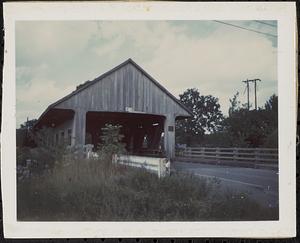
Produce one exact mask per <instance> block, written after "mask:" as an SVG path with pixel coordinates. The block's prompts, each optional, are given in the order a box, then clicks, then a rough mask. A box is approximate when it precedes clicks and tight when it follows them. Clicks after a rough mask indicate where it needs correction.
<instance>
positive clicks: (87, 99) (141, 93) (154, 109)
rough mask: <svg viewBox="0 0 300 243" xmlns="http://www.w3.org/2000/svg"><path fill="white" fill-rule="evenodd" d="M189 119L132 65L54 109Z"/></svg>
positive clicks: (126, 66) (176, 104) (168, 97)
mask: <svg viewBox="0 0 300 243" xmlns="http://www.w3.org/2000/svg"><path fill="white" fill-rule="evenodd" d="M126 107H132V108H133V110H134V111H136V112H142V113H143V112H145V113H149V114H158V115H165V116H166V115H168V114H169V115H173V116H189V114H188V113H187V111H186V110H184V109H183V108H182V107H181V106H180V105H179V104H178V103H176V102H175V101H174V100H173V99H172V98H171V97H170V96H169V95H167V94H166V93H165V92H164V91H162V90H161V89H160V88H159V87H158V86H157V85H155V84H154V83H153V82H152V81H151V80H150V79H148V77H146V76H145V75H144V74H143V73H142V72H141V71H140V70H138V69H137V68H136V67H135V66H133V65H132V64H131V63H128V64H127V65H125V66H123V67H121V68H120V69H118V70H116V71H115V72H113V73H111V74H110V75H108V76H106V77H104V78H103V79H102V80H100V81H98V82H97V83H95V84H93V85H91V86H89V87H87V88H86V89H84V90H82V91H81V92H79V93H77V94H76V95H74V96H72V97H70V98H69V99H67V100H65V101H63V102H62V103H60V104H58V105H57V106H56V108H62V109H73V110H76V109H78V108H80V109H83V110H86V111H112V112H125V111H126Z"/></svg>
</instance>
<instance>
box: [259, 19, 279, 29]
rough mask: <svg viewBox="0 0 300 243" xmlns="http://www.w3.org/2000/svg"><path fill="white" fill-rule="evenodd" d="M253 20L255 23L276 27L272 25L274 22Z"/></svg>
mask: <svg viewBox="0 0 300 243" xmlns="http://www.w3.org/2000/svg"><path fill="white" fill-rule="evenodd" d="M254 21H255V22H257V23H260V24H265V25H269V26H272V27H275V28H276V27H277V26H276V25H274V24H269V23H266V22H264V21H260V20H254Z"/></svg>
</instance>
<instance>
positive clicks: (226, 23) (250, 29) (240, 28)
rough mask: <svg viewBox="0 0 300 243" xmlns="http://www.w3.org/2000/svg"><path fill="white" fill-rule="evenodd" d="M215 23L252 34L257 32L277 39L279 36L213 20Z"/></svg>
mask: <svg viewBox="0 0 300 243" xmlns="http://www.w3.org/2000/svg"><path fill="white" fill-rule="evenodd" d="M213 21H214V22H217V23H221V24H225V25H229V26H232V27H236V28H239V29H243V30H248V31H252V32H255V33H258V34H263V35H268V36H272V37H277V35H273V34H269V33H265V32H262V31H258V30H253V29H248V28H245V27H242V26H239V25H234V24H229V23H226V22H223V21H219V20H213Z"/></svg>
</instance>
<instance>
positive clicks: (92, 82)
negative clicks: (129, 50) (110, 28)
mask: <svg viewBox="0 0 300 243" xmlns="http://www.w3.org/2000/svg"><path fill="white" fill-rule="evenodd" d="M128 63H130V64H132V65H133V66H134V67H136V68H137V69H138V70H140V71H141V72H142V73H143V75H145V76H146V77H147V78H149V80H151V81H152V82H153V83H154V84H155V85H156V86H157V87H158V88H160V89H161V90H162V91H163V92H165V93H166V94H167V95H168V96H169V97H170V98H171V99H172V100H174V101H175V102H176V103H177V104H178V105H179V106H181V107H182V108H183V109H184V110H185V111H186V112H188V113H189V114H190V115H191V116H192V115H193V113H192V112H191V111H190V110H189V109H188V108H187V107H186V106H185V105H184V104H182V103H181V102H180V101H179V100H178V99H177V98H176V97H175V96H174V95H172V94H171V93H170V92H169V91H168V90H167V89H166V88H165V87H163V86H162V85H161V84H160V83H159V82H157V81H156V80H155V79H154V78H153V77H151V76H150V75H149V74H148V73H147V72H146V71H145V70H144V69H143V68H142V67H140V66H139V65H138V64H137V63H135V62H134V61H133V60H132V59H131V58H129V59H128V60H126V61H125V62H123V63H121V64H119V65H118V66H116V67H114V68H113V69H111V70H109V71H107V72H105V73H103V74H102V75H100V76H99V77H97V78H95V79H94V80H92V81H87V82H86V83H84V84H83V85H79V86H77V89H76V90H75V91H73V92H72V93H70V94H68V95H66V96H65V97H63V98H61V99H59V100H58V101H56V102H54V103H52V104H51V105H49V106H48V108H47V109H46V110H45V111H44V112H43V113H42V115H41V116H40V117H39V119H38V121H37V123H38V122H39V121H40V120H41V118H42V117H43V116H44V115H45V114H46V113H47V112H48V111H49V110H50V109H52V108H54V107H55V106H56V105H58V104H60V103H62V102H63V101H65V100H67V99H69V98H70V97H72V96H74V95H76V94H77V93H79V92H81V91H83V90H84V89H86V88H88V87H90V86H91V85H93V84H95V83H96V82H98V81H100V80H102V79H103V78H105V77H106V76H108V75H110V74H111V73H113V72H115V71H116V70H118V69H120V68H122V67H124V66H125V65H127V64H128Z"/></svg>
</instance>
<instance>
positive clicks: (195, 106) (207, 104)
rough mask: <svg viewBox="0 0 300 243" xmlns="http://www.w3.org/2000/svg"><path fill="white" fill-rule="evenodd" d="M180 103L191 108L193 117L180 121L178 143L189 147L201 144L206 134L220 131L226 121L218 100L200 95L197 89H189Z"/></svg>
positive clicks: (178, 124)
mask: <svg viewBox="0 0 300 243" xmlns="http://www.w3.org/2000/svg"><path fill="white" fill-rule="evenodd" d="M179 97H180V101H181V102H182V103H183V104H184V105H185V106H186V107H187V108H189V109H190V110H191V111H192V113H193V117H192V118H189V119H185V120H181V121H178V122H177V124H176V141H177V143H185V144H188V145H191V144H195V143H199V141H200V140H201V139H202V138H203V135H204V134H205V133H213V132H217V131H219V130H220V129H221V128H222V127H221V124H222V121H223V119H224V117H223V115H222V112H221V111H220V105H219V103H218V99H217V98H215V97H213V96H211V95H208V96H203V95H200V93H199V91H198V90H197V89H187V90H186V91H185V92H184V93H183V94H181V95H180V96H179Z"/></svg>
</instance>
